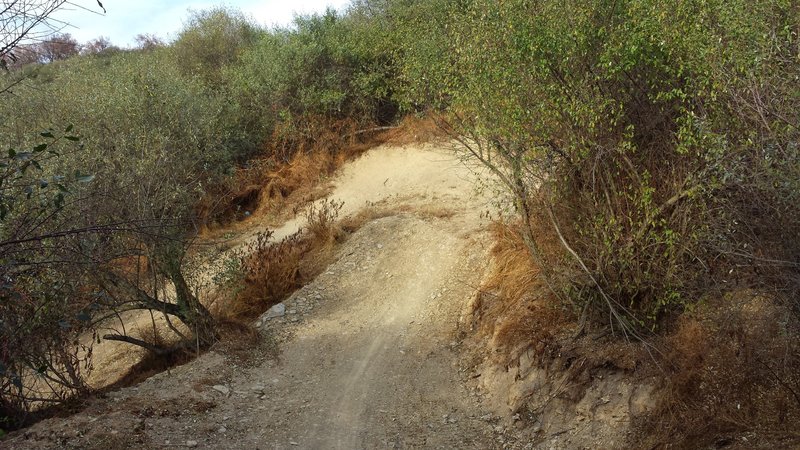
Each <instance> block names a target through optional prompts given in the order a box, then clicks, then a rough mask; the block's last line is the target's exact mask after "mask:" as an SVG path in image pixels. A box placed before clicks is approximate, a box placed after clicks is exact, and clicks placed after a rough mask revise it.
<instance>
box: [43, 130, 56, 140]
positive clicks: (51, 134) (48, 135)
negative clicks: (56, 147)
mask: <svg viewBox="0 0 800 450" xmlns="http://www.w3.org/2000/svg"><path fill="white" fill-rule="evenodd" d="M39 136H41V137H46V138H50V139H55V135H53V133H52V132H50V131H45V132H43V133H39Z"/></svg>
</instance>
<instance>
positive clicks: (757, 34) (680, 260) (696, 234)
mask: <svg viewBox="0 0 800 450" xmlns="http://www.w3.org/2000/svg"><path fill="white" fill-rule="evenodd" d="M712 3H713V4H709V3H703V4H696V3H691V2H690V3H686V2H677V1H675V2H666V3H664V2H649V1H645V2H611V1H605V0H597V1H592V2H588V3H586V2H584V3H580V4H578V3H568V4H563V3H562V2H550V1H544V2H535V3H532V2H528V1H524V0H516V1H511V2H503V3H497V2H490V1H484V0H475V1H469V2H462V3H460V4H459V5H458V7H456V8H453V9H451V10H450V11H449V12H444V13H441V14H444V15H445V16H446V17H450V19H449V20H448V21H447V25H448V26H449V27H451V28H452V29H453V30H454V31H451V32H449V36H450V39H451V40H452V43H451V44H450V47H449V54H450V55H452V56H451V58H448V59H445V60H440V61H439V63H438V66H436V67H434V68H433V69H429V70H428V71H427V72H428V73H432V74H435V75H436V77H437V79H439V80H443V81H441V82H439V83H437V85H438V86H441V89H442V90H443V92H440V93H439V96H438V98H439V99H442V100H445V103H446V105H447V106H448V108H449V111H450V114H451V118H452V119H451V121H450V125H451V126H452V132H453V134H454V135H456V136H461V139H462V141H463V143H464V144H465V146H466V147H467V148H468V149H469V150H471V151H472V156H473V157H476V158H478V159H479V160H481V161H483V162H484V163H486V164H487V165H489V166H491V167H492V168H493V169H494V170H495V171H496V174H497V175H498V176H499V177H500V178H501V180H502V181H503V183H504V184H505V185H506V187H507V188H508V189H509V191H510V192H511V193H513V194H514V196H515V197H516V198H517V209H518V211H519V212H520V214H521V215H522V217H523V218H524V219H525V223H526V225H525V228H526V229H527V232H526V242H527V243H528V244H529V247H530V248H531V250H532V252H533V254H534V255H535V256H536V259H537V262H538V263H539V265H541V266H542V268H543V271H542V273H543V276H545V277H547V278H548V279H549V280H550V283H549V284H550V285H551V286H554V287H556V289H555V290H556V293H557V294H558V295H559V296H561V297H562V298H564V299H565V300H569V302H571V303H572V304H575V305H576V306H577V307H578V308H580V309H583V310H584V311H586V312H597V313H599V317H609V315H610V316H612V317H614V318H615V322H618V323H620V324H622V325H623V326H624V327H625V328H626V329H628V330H630V331H632V330H634V329H635V328H639V327H647V328H651V327H653V326H655V325H656V324H657V323H658V321H659V319H660V318H661V317H663V316H664V315H665V314H668V313H670V312H673V311H677V310H680V309H682V308H685V307H689V306H691V305H692V304H693V303H695V302H697V301H698V300H700V299H701V298H703V297H704V296H705V295H709V294H710V293H712V292H714V291H717V290H725V289H726V287H727V286H732V285H733V283H728V284H726V282H728V281H731V282H732V281H735V280H738V281H741V282H748V283H752V284H754V285H755V286H757V287H759V288H762V289H768V290H773V291H774V290H776V289H784V288H785V287H786V286H787V285H794V286H796V285H797V279H798V278H797V274H796V268H797V265H796V261H797V248H796V247H795V246H794V245H792V244H789V245H780V243H781V242H784V244H788V243H790V242H794V241H796V239H790V238H789V236H790V235H792V234H795V233H796V232H797V225H796V224H797V223H798V222H797V220H796V219H797V211H798V210H797V208H796V206H793V205H796V203H794V202H793V199H794V198H796V196H797V192H798V191H797V190H796V188H797V183H796V180H797V174H798V169H800V166H799V165H798V164H797V161H798V160H797V158H796V152H797V124H798V116H797V110H798V108H797V106H798V102H797V100H798V91H797V89H792V88H790V87H789V86H790V84H791V83H790V80H793V79H795V80H796V77H797V76H798V75H797V71H798V64H797V63H796V61H797V53H798V46H797V39H798V38H797V33H798V20H797V17H798V15H797V14H795V13H796V7H793V6H791V5H790V4H788V3H785V2H779V1H760V2H712ZM427 4H428V5H429V7H434V6H435V2H427ZM753 17H759V18H760V20H756V21H754V20H752V18H753ZM437 52H438V51H437ZM437 52H434V53H437ZM420 54H421V55H423V56H419V55H420ZM424 55H425V53H419V54H414V53H410V54H408V55H407V56H408V58H410V59H411V61H412V62H411V64H410V66H409V67H411V68H414V67H423V65H422V64H420V63H419V61H431V62H432V61H433V60H434V59H435V58H430V59H426V57H425V56H424ZM411 73H413V72H411ZM427 82H428V80H425V79H421V80H419V85H418V86H417V87H413V86H412V87H411V88H410V89H409V90H408V92H410V93H411V95H412V99H413V95H416V96H417V98H418V100H417V102H418V103H425V102H430V100H429V97H428V96H426V94H425V88H426V84H427ZM753 197H755V198H758V199H759V200H760V201H759V203H758V204H757V205H754V204H753V203H752V202H751V201H750V199H751V198H753ZM553 240H555V241H556V242H560V244H561V245H560V247H559V248H558V250H556V251H552V250H551V249H549V247H547V246H546V245H545V244H544V243H545V242H550V241H553ZM742 267H745V269H743V268H742ZM731 270H734V273H733V274H730V273H729V272H730V271H731ZM748 271H749V272H750V273H751V274H752V273H757V272H759V271H761V273H763V272H764V271H768V272H770V273H771V274H773V275H774V276H772V277H770V279H769V280H767V278H761V279H759V278H758V277H754V276H748V274H747V273H743V272H748ZM785 293H786V292H781V293H779V294H785Z"/></svg>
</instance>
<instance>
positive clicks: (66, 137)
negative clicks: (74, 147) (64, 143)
mask: <svg viewBox="0 0 800 450" xmlns="http://www.w3.org/2000/svg"><path fill="white" fill-rule="evenodd" d="M64 139H66V140H68V141H72V142H78V141H80V140H81V138H79V137H78V136H64Z"/></svg>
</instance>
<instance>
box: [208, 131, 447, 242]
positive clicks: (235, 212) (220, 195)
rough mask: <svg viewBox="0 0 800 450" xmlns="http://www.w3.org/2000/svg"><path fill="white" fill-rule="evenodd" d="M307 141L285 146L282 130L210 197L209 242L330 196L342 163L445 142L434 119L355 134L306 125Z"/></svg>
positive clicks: (277, 219)
mask: <svg viewBox="0 0 800 450" xmlns="http://www.w3.org/2000/svg"><path fill="white" fill-rule="evenodd" d="M309 126H311V128H310V129H309V130H307V133H306V135H307V136H309V138H308V139H306V140H302V141H299V142H298V141H287V140H284V139H282V138H281V137H280V135H281V133H280V131H278V132H276V136H274V137H273V139H272V140H271V141H270V143H269V144H266V145H265V149H266V150H265V152H264V156H263V157H261V158H257V159H254V160H251V161H249V162H248V164H247V165H246V166H245V167H241V168H239V169H238V170H237V172H236V174H235V176H234V177H233V180H232V182H231V184H230V185H229V186H225V187H220V188H219V189H218V190H217V191H214V192H211V193H210V194H209V196H207V197H206V198H205V199H203V200H202V201H201V202H200V203H199V204H198V206H197V211H198V214H199V216H200V217H201V218H202V219H203V223H204V224H205V225H204V229H203V235H204V237H207V238H213V237H217V236H218V235H220V234H222V233H225V232H230V231H236V230H237V229H243V228H246V227H247V226H248V225H247V223H246V222H247V221H248V220H249V219H252V218H258V220H260V221H262V222H264V221H266V222H267V223H271V224H275V225H276V224H278V223H280V222H282V221H285V220H286V219H288V218H289V217H290V215H291V214H292V213H293V212H296V211H297V210H298V209H299V208H302V207H303V206H304V205H307V204H308V203H310V202H313V201H315V200H318V199H321V198H323V197H325V196H326V195H327V194H328V193H329V192H330V185H328V184H326V180H327V179H329V177H330V176H331V175H333V173H335V172H336V171H337V170H338V169H339V168H340V167H341V166H342V165H344V163H346V162H347V161H350V160H352V159H354V158H357V157H358V156H360V155H362V154H363V153H364V152H365V151H367V150H369V149H371V148H373V147H376V146H378V145H381V144H385V143H391V144H394V145H406V144H411V143H425V142H435V141H440V140H444V139H447V134H446V133H445V132H444V131H442V129H441V128H440V127H439V126H438V125H437V121H436V118H435V117H426V118H420V117H416V116H407V117H406V118H404V119H403V120H402V121H401V123H400V124H399V125H398V126H396V127H375V128H367V129H356V127H355V124H354V123H350V122H347V121H340V122H336V123H332V124H327V125H326V124H324V123H323V122H320V123H316V124H313V125H309Z"/></svg>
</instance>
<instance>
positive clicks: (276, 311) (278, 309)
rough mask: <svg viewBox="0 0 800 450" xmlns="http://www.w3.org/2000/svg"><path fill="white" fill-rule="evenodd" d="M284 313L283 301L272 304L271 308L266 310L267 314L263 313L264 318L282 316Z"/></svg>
mask: <svg viewBox="0 0 800 450" xmlns="http://www.w3.org/2000/svg"><path fill="white" fill-rule="evenodd" d="M285 314H286V305H284V304H283V303H278V304H277V305H274V306H273V307H272V308H270V309H269V311H267V314H265V316H264V318H265V319H273V318H275V317H283V316H284V315H285Z"/></svg>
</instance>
